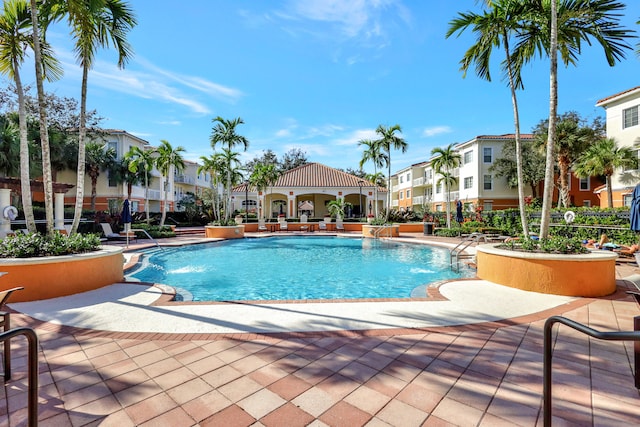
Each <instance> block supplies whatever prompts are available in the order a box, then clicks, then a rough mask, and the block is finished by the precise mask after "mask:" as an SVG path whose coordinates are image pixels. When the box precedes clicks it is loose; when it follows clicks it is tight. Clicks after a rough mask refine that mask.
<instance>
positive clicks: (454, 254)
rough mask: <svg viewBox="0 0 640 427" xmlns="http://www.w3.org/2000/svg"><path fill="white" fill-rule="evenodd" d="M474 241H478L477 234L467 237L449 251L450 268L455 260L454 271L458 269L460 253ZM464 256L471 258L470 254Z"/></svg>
mask: <svg viewBox="0 0 640 427" xmlns="http://www.w3.org/2000/svg"><path fill="white" fill-rule="evenodd" d="M474 242H475V243H477V242H478V239H477V236H473V237H468V238H466V239H465V240H462V241H461V242H460V243H458V244H457V245H456V246H455V247H454V248H453V249H451V250H450V251H449V268H451V270H453V269H454V268H453V266H454V261H455V271H456V272H458V271H460V255H461V254H462V253H463V252H464V251H465V250H466V249H467V248H468V247H469V246H471V244H472V243H474ZM466 258H471V256H468V257H466Z"/></svg>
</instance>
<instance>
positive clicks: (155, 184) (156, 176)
mask: <svg viewBox="0 0 640 427" xmlns="http://www.w3.org/2000/svg"><path fill="white" fill-rule="evenodd" d="M103 132H104V134H103V135H101V136H100V138H101V139H100V142H104V143H106V144H107V146H108V147H109V148H112V149H113V150H114V151H115V153H116V159H117V160H118V161H119V160H122V158H123V157H124V155H125V154H126V153H127V152H128V151H129V149H130V148H131V147H138V148H140V149H141V150H152V149H153V147H151V145H150V144H149V142H148V141H146V140H144V139H142V138H139V137H137V136H135V135H132V134H130V133H128V132H127V131H124V130H118V129H104V130H103ZM76 176H77V174H76V171H75V170H70V169H68V170H64V171H61V172H59V173H58V176H57V181H58V182H62V183H68V184H75V183H76V182H77V179H76ZM194 182H195V177H194ZM164 185H165V183H164V179H163V178H162V175H161V174H160V172H158V170H156V169H155V168H154V169H153V170H152V171H151V179H150V180H149V185H148V187H149V191H148V197H149V211H150V212H160V211H161V209H162V204H163V198H164V193H163V192H164ZM174 186H175V184H174V176H173V175H172V174H170V176H169V182H168V187H167V189H168V197H167V201H168V203H167V210H169V211H172V210H174V208H175V203H176V201H177V200H178V199H176V194H177V193H176V192H174ZM194 186H195V185H194ZM181 191H186V188H184V187H182V188H181ZM189 191H193V190H189ZM127 192H128V188H127V184H126V183H121V182H118V181H117V180H116V179H115V177H114V176H111V175H110V174H109V172H107V171H102V172H100V176H99V177H98V181H97V186H96V205H95V209H96V211H107V212H110V213H117V212H119V211H120V210H121V208H122V201H123V200H124V199H126V198H127V197H129V200H130V203H131V205H130V206H131V211H132V212H143V211H144V210H145V200H146V198H145V186H144V183H141V184H139V185H134V186H132V188H131V194H127ZM75 199H76V189H75V187H74V188H72V189H70V190H69V191H67V192H66V193H65V196H64V204H65V205H66V206H72V205H74V204H75ZM83 208H85V209H90V208H91V179H90V178H89V176H88V175H86V176H85V182H84V201H83Z"/></svg>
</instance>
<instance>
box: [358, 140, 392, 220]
mask: <svg viewBox="0 0 640 427" xmlns="http://www.w3.org/2000/svg"><path fill="white" fill-rule="evenodd" d="M361 145H363V146H365V147H366V149H365V150H364V151H363V152H362V159H361V160H360V164H359V165H360V169H362V167H363V166H364V165H365V163H367V162H371V163H373V178H370V177H367V179H368V180H369V181H370V182H374V183H376V182H377V180H378V178H379V173H378V168H382V167H384V165H385V164H387V163H389V157H388V156H387V154H386V153H383V152H382V146H381V144H380V140H375V141H373V140H370V139H362V140H360V141H358V146H361ZM373 193H374V196H373V197H374V200H375V202H376V204H375V216H376V217H377V216H378V185H375V186H374V189H373Z"/></svg>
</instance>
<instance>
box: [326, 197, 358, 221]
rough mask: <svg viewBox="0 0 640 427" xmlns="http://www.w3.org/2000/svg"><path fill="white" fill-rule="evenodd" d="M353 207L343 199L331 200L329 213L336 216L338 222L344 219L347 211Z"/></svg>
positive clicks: (328, 206)
mask: <svg viewBox="0 0 640 427" xmlns="http://www.w3.org/2000/svg"><path fill="white" fill-rule="evenodd" d="M351 206H353V205H352V204H351V203H349V202H347V201H345V200H344V198H342V197H341V198H339V199H335V200H331V201H330V202H329V203H327V208H328V209H329V213H330V214H331V215H335V217H336V221H340V220H341V219H342V218H344V212H345V210H346V209H347V208H348V207H351Z"/></svg>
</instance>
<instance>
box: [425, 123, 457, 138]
mask: <svg viewBox="0 0 640 427" xmlns="http://www.w3.org/2000/svg"><path fill="white" fill-rule="evenodd" d="M451 132H453V129H451V127H449V126H433V127H430V128H426V129H424V130H423V131H422V136H425V137H427V138H430V137H432V136H437V135H442V134H444V133H451Z"/></svg>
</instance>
